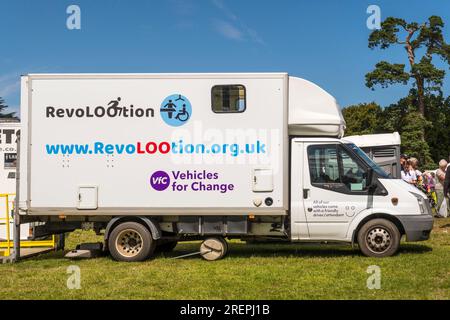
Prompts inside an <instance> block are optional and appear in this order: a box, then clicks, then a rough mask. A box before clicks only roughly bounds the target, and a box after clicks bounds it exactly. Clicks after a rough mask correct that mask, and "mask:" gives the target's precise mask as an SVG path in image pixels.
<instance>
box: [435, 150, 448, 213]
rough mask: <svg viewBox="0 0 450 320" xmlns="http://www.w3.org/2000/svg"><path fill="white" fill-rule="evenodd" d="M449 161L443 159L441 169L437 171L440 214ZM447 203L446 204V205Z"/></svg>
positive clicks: (437, 194)
mask: <svg viewBox="0 0 450 320" xmlns="http://www.w3.org/2000/svg"><path fill="white" fill-rule="evenodd" d="M447 164H448V163H447V161H446V160H444V159H442V160H441V161H439V169H437V170H436V185H435V188H434V189H435V190H436V197H437V211H438V212H440V209H441V205H442V204H443V203H444V200H445V196H444V181H445V175H446V170H447ZM446 204H447V203H445V205H446Z"/></svg>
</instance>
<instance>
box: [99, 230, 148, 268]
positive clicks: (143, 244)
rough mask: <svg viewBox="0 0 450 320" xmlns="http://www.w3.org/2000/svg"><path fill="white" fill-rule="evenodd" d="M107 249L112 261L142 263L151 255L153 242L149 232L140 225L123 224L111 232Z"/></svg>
mask: <svg viewBox="0 0 450 320" xmlns="http://www.w3.org/2000/svg"><path fill="white" fill-rule="evenodd" d="M108 248H109V252H110V254H111V256H112V257H113V259H114V260H117V261H125V262H135V261H144V260H146V259H147V258H149V257H151V256H152V255H153V252H154V251H155V241H154V240H153V238H152V235H151V233H150V231H149V230H148V229H147V228H146V227H145V226H143V225H142V224H140V223H137V222H124V223H121V224H119V225H118V226H116V227H115V228H114V229H113V230H112V231H111V233H110V235H109V237H108Z"/></svg>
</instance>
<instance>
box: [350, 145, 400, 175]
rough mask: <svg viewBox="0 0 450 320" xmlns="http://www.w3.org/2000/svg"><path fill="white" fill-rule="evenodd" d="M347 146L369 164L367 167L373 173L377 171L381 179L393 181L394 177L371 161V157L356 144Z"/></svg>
mask: <svg viewBox="0 0 450 320" xmlns="http://www.w3.org/2000/svg"><path fill="white" fill-rule="evenodd" d="M346 146H348V147H349V148H350V149H352V150H353V152H355V153H356V154H357V155H358V156H359V157H360V158H362V159H363V160H364V161H365V162H366V163H367V165H368V166H369V167H371V168H372V169H373V171H375V172H376V173H377V174H378V175H379V176H380V177H381V178H383V179H392V177H391V176H390V175H389V174H388V173H387V172H386V171H384V170H383V169H381V168H380V166H379V165H378V164H377V163H375V162H374V161H373V160H372V159H370V157H369V156H368V155H367V154H366V153H365V152H364V151H362V150H361V149H360V148H359V147H357V146H356V145H355V144H354V143H346Z"/></svg>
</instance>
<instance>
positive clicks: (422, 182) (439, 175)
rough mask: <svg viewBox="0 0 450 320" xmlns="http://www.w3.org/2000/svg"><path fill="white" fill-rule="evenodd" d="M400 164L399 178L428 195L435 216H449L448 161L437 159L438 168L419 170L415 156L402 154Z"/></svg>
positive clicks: (449, 174)
mask: <svg viewBox="0 0 450 320" xmlns="http://www.w3.org/2000/svg"><path fill="white" fill-rule="evenodd" d="M449 161H450V157H449ZM400 165H401V178H402V179H403V180H404V181H406V182H407V183H409V184H412V185H414V186H416V187H417V188H419V189H420V190H422V191H423V192H424V193H425V194H426V195H427V196H428V198H429V199H430V202H431V204H432V207H434V209H435V215H436V217H439V218H446V217H448V216H450V169H449V167H450V163H449V162H447V160H445V159H442V160H441V161H439V168H438V169H436V170H427V171H424V172H421V171H420V170H419V161H418V160H417V159H416V158H413V157H408V156H407V155H406V154H402V155H401V156H400Z"/></svg>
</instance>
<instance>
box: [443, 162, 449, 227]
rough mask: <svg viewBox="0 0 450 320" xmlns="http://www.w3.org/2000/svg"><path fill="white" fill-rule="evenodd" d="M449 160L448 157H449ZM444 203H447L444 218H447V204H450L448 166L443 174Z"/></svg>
mask: <svg viewBox="0 0 450 320" xmlns="http://www.w3.org/2000/svg"><path fill="white" fill-rule="evenodd" d="M449 160H450V157H449ZM444 199H445V200H444V201H446V202H447V212H446V215H445V217H446V218H447V217H448V216H449V214H450V212H449V209H450V208H449V204H450V169H449V166H448V165H447V171H446V173H445V179H444Z"/></svg>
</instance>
